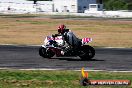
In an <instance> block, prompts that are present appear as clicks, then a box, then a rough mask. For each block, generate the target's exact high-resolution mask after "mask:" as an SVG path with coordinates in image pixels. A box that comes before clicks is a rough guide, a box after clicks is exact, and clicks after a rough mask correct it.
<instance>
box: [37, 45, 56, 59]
mask: <svg viewBox="0 0 132 88" xmlns="http://www.w3.org/2000/svg"><path fill="white" fill-rule="evenodd" d="M39 55H40V56H42V57H44V58H51V57H53V56H54V55H55V53H54V52H53V51H51V50H46V48H44V47H40V48H39Z"/></svg>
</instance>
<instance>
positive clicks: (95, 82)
mask: <svg viewBox="0 0 132 88" xmlns="http://www.w3.org/2000/svg"><path fill="white" fill-rule="evenodd" d="M81 74H82V78H81V80H80V84H81V85H82V86H88V85H130V83H131V82H130V80H91V79H89V78H88V72H85V71H84V68H82V70H81Z"/></svg>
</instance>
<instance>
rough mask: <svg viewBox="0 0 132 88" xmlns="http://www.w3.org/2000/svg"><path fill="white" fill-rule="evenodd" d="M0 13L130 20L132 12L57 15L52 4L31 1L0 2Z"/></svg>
mask: <svg viewBox="0 0 132 88" xmlns="http://www.w3.org/2000/svg"><path fill="white" fill-rule="evenodd" d="M0 13H5V14H11V13H16V14H21V13H42V14H50V15H76V16H94V17H111V18H127V17H131V18H132V12H127V11H88V10H85V13H57V12H53V3H52V2H50V1H47V2H41V1H40V2H38V4H37V5H35V4H33V2H32V1H26V2H21V3H19V2H16V3H14V2H0Z"/></svg>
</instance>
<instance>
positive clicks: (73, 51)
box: [39, 36, 95, 60]
mask: <svg viewBox="0 0 132 88" xmlns="http://www.w3.org/2000/svg"><path fill="white" fill-rule="evenodd" d="M91 41H92V38H83V39H80V44H81V45H80V46H79V47H78V48H73V47H72V46H70V45H67V46H65V45H64V44H65V43H66V42H65V41H64V40H63V36H57V37H55V38H54V37H53V36H47V37H46V38H45V40H44V44H43V45H42V46H41V47H40V48H39V55H40V56H42V57H44V58H52V57H53V56H54V55H56V57H75V56H76V57H77V56H79V57H80V58H81V60H90V59H92V58H93V57H94V56H95V49H94V48H93V47H92V46H90V45H86V44H87V43H89V42H91ZM63 51H65V53H63Z"/></svg>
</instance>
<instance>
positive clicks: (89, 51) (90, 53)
mask: <svg viewBox="0 0 132 88" xmlns="http://www.w3.org/2000/svg"><path fill="white" fill-rule="evenodd" d="M80 52H81V55H79V57H80V58H81V59H82V60H90V59H92V58H93V57H94V56H95V49H94V48H93V47H91V46H87V47H83V48H82V49H81V51H80Z"/></svg>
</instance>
